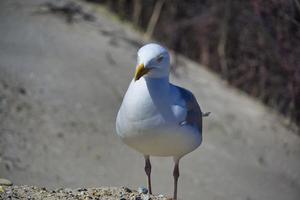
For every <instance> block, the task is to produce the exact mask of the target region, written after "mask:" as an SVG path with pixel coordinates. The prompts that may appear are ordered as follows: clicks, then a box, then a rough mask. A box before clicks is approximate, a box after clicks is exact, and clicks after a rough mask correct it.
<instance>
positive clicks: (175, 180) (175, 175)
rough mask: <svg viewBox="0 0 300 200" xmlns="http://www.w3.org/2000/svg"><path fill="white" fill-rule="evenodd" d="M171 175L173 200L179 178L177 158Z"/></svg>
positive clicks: (175, 196) (174, 199)
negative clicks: (172, 178) (172, 179)
mask: <svg viewBox="0 0 300 200" xmlns="http://www.w3.org/2000/svg"><path fill="white" fill-rule="evenodd" d="M173 177H174V195H173V200H177V183H178V178H179V160H175V166H174V170H173Z"/></svg>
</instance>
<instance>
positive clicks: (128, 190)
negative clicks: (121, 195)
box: [124, 187, 132, 193]
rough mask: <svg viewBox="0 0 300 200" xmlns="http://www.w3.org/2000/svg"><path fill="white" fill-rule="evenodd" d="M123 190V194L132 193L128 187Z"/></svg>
mask: <svg viewBox="0 0 300 200" xmlns="http://www.w3.org/2000/svg"><path fill="white" fill-rule="evenodd" d="M124 190H125V192H128V193H131V192H132V190H131V189H129V188H128V187H124Z"/></svg>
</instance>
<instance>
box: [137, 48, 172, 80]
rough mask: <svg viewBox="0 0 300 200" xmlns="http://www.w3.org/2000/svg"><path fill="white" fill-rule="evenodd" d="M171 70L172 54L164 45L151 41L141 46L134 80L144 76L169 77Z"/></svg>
mask: <svg viewBox="0 0 300 200" xmlns="http://www.w3.org/2000/svg"><path fill="white" fill-rule="evenodd" d="M169 72H170V55H169V53H168V51H167V49H165V48H164V47H162V46H160V45H158V44H154V43H150V44H147V45H145V46H143V47H141V48H140V49H139V51H138V53H137V67H136V71H135V76H134V80H135V81H136V80H139V79H140V78H141V77H142V76H148V77H150V78H162V77H168V76H169Z"/></svg>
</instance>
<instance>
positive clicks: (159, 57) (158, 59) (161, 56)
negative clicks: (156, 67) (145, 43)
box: [156, 55, 164, 63]
mask: <svg viewBox="0 0 300 200" xmlns="http://www.w3.org/2000/svg"><path fill="white" fill-rule="evenodd" d="M163 59H164V56H163V55H159V56H157V58H156V61H157V63H160V62H161V61H162V60H163Z"/></svg>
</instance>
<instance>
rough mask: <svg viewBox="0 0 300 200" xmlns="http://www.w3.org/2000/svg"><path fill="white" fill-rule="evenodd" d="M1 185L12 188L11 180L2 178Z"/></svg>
mask: <svg viewBox="0 0 300 200" xmlns="http://www.w3.org/2000/svg"><path fill="white" fill-rule="evenodd" d="M0 185H3V186H12V185H13V184H12V182H11V181H10V180H7V179H4V178H0Z"/></svg>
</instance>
